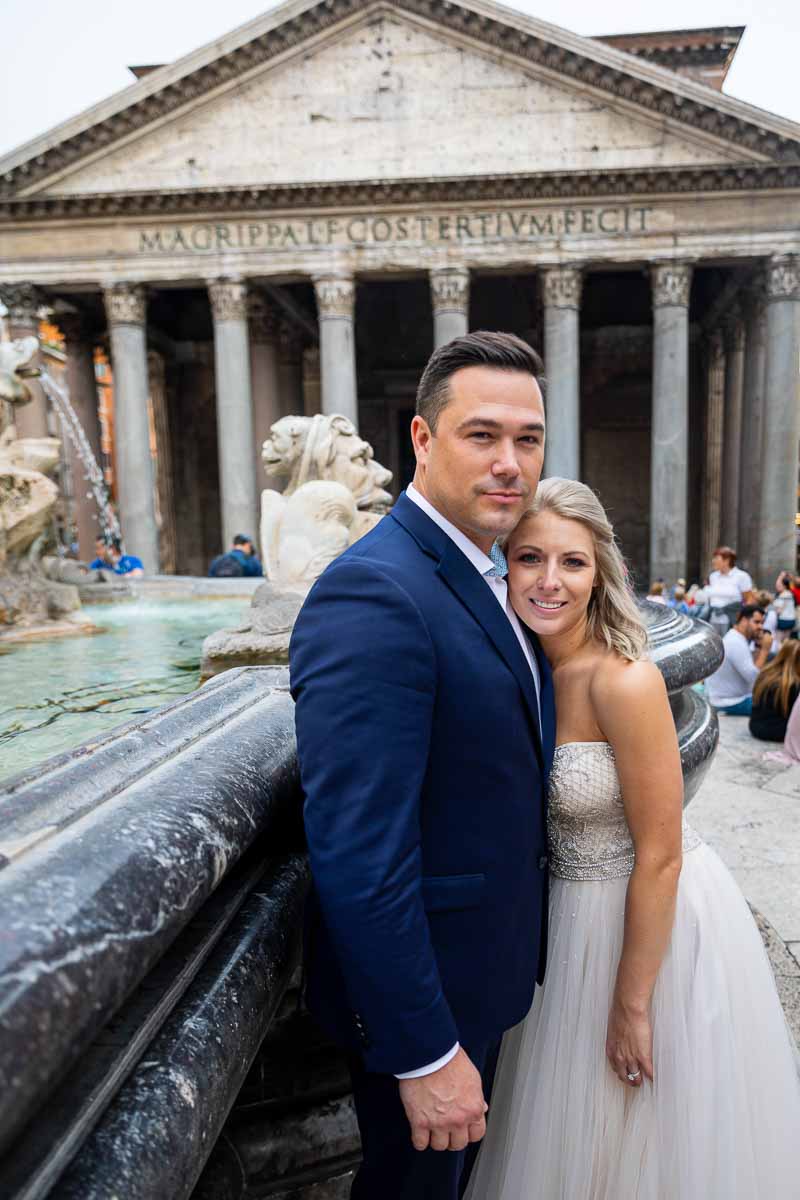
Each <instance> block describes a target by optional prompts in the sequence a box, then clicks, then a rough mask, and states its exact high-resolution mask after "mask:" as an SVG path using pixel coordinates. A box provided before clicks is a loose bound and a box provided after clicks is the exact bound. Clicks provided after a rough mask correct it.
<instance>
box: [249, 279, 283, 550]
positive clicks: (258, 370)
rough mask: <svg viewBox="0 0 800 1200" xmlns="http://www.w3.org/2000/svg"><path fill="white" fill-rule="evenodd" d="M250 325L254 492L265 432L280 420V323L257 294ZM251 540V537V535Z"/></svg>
mask: <svg viewBox="0 0 800 1200" xmlns="http://www.w3.org/2000/svg"><path fill="white" fill-rule="evenodd" d="M247 315H248V319H249V326H250V377H251V379H252V388H253V443H254V448H255V471H256V485H257V487H256V490H257V491H261V489H262V488H263V487H264V484H265V476H264V466H263V463H262V461H261V447H262V446H263V445H264V442H265V441H266V440H267V438H268V437H269V431H270V429H271V428H272V426H273V425H274V424H275V422H276V421H278V420H280V417H281V415H282V414H281V393H280V379H279V377H278V327H279V325H280V320H279V318H278V314H277V312H276V311H275V309H274V308H273V306H272V305H271V304H270V303H269V301H268V300H266V299H265V298H264V297H263V296H261V295H259V293H258V292H254V293H253V294H252V295H250V296H249V297H248V301H247ZM253 536H254V537H255V534H254V535H253Z"/></svg>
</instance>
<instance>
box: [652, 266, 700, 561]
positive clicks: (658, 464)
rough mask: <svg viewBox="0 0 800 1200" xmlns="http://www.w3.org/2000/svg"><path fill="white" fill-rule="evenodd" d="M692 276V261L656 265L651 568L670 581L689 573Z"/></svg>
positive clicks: (654, 273) (653, 271)
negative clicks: (688, 499) (687, 549)
mask: <svg viewBox="0 0 800 1200" xmlns="http://www.w3.org/2000/svg"><path fill="white" fill-rule="evenodd" d="M691 281H692V268H691V267H690V266H689V265H688V264H687V263H680V262H674V263H661V264H658V265H657V266H654V267H653V268H652V285H653V417H652V433H651V445H652V463H651V468H650V471H651V477H650V574H651V576H652V578H653V579H658V578H663V579H666V580H667V582H668V583H670V584H671V583H674V582H675V580H676V579H677V578H678V577H679V576H685V574H686V522H687V488H688V477H689V461H688V460H689V291H690V288H691Z"/></svg>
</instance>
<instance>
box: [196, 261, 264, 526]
mask: <svg viewBox="0 0 800 1200" xmlns="http://www.w3.org/2000/svg"><path fill="white" fill-rule="evenodd" d="M208 294H209V297H210V299H211V312H212V316H213V318H214V368H215V377H216V393H217V451H218V454H219V483H220V497H221V501H222V537H223V541H224V543H225V546H226V547H227V546H229V545H230V543H231V542H232V540H233V538H234V537H235V535H236V534H237V533H246V534H249V536H250V537H254V538H257V537H258V500H257V493H256V468H255V455H254V453H253V438H254V432H253V428H254V421H253V394H252V385H251V381H250V344H249V336H248V329H247V285H246V284H245V283H242V282H241V281H238V280H228V279H218V280H216V281H215V282H212V283H210V284H209V286H208Z"/></svg>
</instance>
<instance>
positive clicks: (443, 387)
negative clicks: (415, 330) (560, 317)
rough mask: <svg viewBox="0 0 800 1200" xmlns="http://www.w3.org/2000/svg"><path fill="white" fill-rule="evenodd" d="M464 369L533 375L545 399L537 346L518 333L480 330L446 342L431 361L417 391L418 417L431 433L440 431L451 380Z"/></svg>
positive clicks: (542, 374) (448, 397)
mask: <svg viewBox="0 0 800 1200" xmlns="http://www.w3.org/2000/svg"><path fill="white" fill-rule="evenodd" d="M464 367H495V368H496V369H497V370H498V371H520V372H522V374H524V375H532V376H533V378H534V379H535V380H536V382H537V383H538V385H539V389H540V391H541V393H542V396H544V384H545V379H544V364H543V363H542V360H541V358H540V357H539V355H538V354H537V353H536V351H535V350H534V349H533V347H532V346H529V345H528V343H527V342H524V341H523V340H522V338H521V337H517V335H516V334H515V333H492V332H490V331H488V330H486V329H479V330H478V331H477V332H476V333H467V334H465V335H464V337H457V338H453V340H452V341H451V342H446V343H445V345H444V346H440V347H439V348H438V350H434V352H433V354H432V355H431V356H430V358H429V359H428V365H427V366H426V368H425V370H424V371H423V372H422V378H421V379H420V381H419V387H418V388H417V416H418V417H422V419H423V420H424V421H425V422H426V423H427V425H428V428H429V429H430V431H431V433H435V432H436V422H437V421H438V420H439V414H440V413H441V411H442V409H443V408H445V407H446V405H447V403H448V401H449V399H450V377H451V376H452V375H455V373H456V371H461V370H463V368H464Z"/></svg>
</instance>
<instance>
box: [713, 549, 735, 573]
mask: <svg viewBox="0 0 800 1200" xmlns="http://www.w3.org/2000/svg"><path fill="white" fill-rule="evenodd" d="M730 569H731V565H730V563H729V562H728V560H727V558H723V557H722V555H721V554H715V555H714V557H713V558H712V559H711V570H712V571H722V574H723V575H727V574H728V572H729V571H730Z"/></svg>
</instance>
